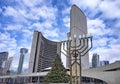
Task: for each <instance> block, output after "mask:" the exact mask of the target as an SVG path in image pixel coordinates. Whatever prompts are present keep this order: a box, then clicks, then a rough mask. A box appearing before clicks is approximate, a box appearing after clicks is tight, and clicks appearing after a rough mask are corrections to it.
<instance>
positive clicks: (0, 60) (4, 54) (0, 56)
mask: <svg viewBox="0 0 120 84" xmlns="http://www.w3.org/2000/svg"><path fill="white" fill-rule="evenodd" d="M7 58H8V52H0V68H2V64H3V62H4V61H5V60H7Z"/></svg>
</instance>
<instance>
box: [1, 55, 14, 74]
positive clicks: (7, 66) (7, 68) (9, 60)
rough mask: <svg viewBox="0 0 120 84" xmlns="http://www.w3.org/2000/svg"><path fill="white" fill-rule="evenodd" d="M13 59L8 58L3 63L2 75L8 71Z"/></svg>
mask: <svg viewBox="0 0 120 84" xmlns="http://www.w3.org/2000/svg"><path fill="white" fill-rule="evenodd" d="M12 60H13V57H9V58H8V59H7V60H6V61H4V63H3V71H4V72H3V73H4V74H7V71H10V67H11V64H12Z"/></svg>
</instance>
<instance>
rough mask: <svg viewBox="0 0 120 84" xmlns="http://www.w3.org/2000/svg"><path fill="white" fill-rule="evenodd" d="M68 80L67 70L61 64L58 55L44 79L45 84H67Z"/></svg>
mask: <svg viewBox="0 0 120 84" xmlns="http://www.w3.org/2000/svg"><path fill="white" fill-rule="evenodd" d="M69 80H70V77H69V75H68V74H67V70H66V69H65V67H64V66H63V64H62V61H61V58H60V56H59V55H57V56H56V58H55V60H54V62H53V65H52V69H51V70H50V72H49V73H48V74H47V76H46V77H45V82H46V83H68V82H69Z"/></svg>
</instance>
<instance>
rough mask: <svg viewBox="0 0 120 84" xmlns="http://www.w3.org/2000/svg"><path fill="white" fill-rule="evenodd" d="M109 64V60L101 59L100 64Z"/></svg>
mask: <svg viewBox="0 0 120 84" xmlns="http://www.w3.org/2000/svg"><path fill="white" fill-rule="evenodd" d="M108 64H109V61H107V60H104V61H100V66H105V65H108Z"/></svg>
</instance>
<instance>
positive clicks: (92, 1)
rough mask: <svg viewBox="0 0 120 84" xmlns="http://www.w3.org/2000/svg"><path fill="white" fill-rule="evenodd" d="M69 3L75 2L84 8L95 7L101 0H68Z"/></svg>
mask: <svg viewBox="0 0 120 84" xmlns="http://www.w3.org/2000/svg"><path fill="white" fill-rule="evenodd" d="M70 2H71V4H76V5H78V6H80V7H82V8H84V9H86V8H89V9H92V10H93V9H95V8H96V7H97V6H98V5H99V4H100V2H101V0H70Z"/></svg>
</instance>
